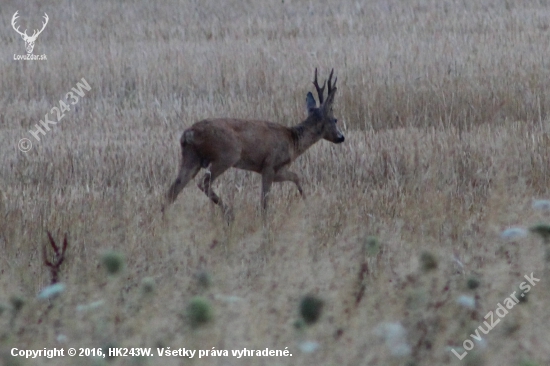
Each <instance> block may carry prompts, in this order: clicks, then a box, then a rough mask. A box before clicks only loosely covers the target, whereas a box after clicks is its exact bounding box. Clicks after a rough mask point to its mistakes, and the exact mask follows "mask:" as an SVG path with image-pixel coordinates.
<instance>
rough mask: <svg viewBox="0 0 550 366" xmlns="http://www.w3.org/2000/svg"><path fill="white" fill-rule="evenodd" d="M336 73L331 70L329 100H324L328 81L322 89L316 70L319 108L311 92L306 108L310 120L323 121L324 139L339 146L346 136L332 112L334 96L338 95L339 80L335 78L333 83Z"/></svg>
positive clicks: (315, 81) (308, 94)
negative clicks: (337, 83)
mask: <svg viewBox="0 0 550 366" xmlns="http://www.w3.org/2000/svg"><path fill="white" fill-rule="evenodd" d="M333 73H334V69H333V70H331V72H330V75H329V77H328V93H327V99H326V100H325V99H324V95H323V94H324V91H325V85H326V84H327V81H326V80H325V82H324V83H323V86H322V87H320V86H319V83H318V82H317V69H315V79H314V81H313V85H314V86H315V89H316V90H317V97H318V98H319V107H317V105H316V103H315V98H314V97H313V94H311V92H309V93H307V97H306V107H307V112H308V119H310V118H312V119H314V120H320V121H322V124H321V126H322V129H323V130H322V131H321V133H322V138H323V139H325V140H327V141H330V142H333V143H335V144H339V143H341V142H344V139H345V138H344V135H343V134H342V131H340V129H339V128H338V126H337V125H336V123H337V122H338V120H337V119H336V118H334V115H333V112H332V103H333V102H334V95H335V94H336V90H337V88H336V81H337V80H338V78H334V83H332V74H333Z"/></svg>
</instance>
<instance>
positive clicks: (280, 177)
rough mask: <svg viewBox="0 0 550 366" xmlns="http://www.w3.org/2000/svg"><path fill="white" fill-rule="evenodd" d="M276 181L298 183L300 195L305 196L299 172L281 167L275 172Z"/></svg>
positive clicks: (274, 179)
mask: <svg viewBox="0 0 550 366" xmlns="http://www.w3.org/2000/svg"><path fill="white" fill-rule="evenodd" d="M273 181H274V182H293V183H294V184H295V185H296V188H298V192H300V196H302V197H303V198H305V196H304V191H303V189H302V185H301V184H300V178H299V177H298V174H296V173H294V172H291V171H289V170H287V168H286V167H285V168H281V169H279V170H278V171H277V173H275V177H274V178H273Z"/></svg>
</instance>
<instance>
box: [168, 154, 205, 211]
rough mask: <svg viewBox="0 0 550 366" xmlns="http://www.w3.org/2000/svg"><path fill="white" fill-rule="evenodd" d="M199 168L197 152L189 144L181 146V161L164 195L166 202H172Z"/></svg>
mask: <svg viewBox="0 0 550 366" xmlns="http://www.w3.org/2000/svg"><path fill="white" fill-rule="evenodd" d="M200 168H201V159H200V157H199V156H198V155H197V153H196V152H195V151H194V150H193V149H192V148H190V147H189V146H184V147H182V161H181V165H180V170H179V172H178V177H177V178H176V180H175V181H174V183H172V186H170V189H169V190H168V193H167V195H166V198H167V201H168V203H172V202H174V201H175V200H176V198H177V197H178V194H179V193H180V192H181V191H182V190H183V189H184V188H185V186H186V185H187V183H189V181H190V180H191V179H193V178H195V176H196V175H197V173H198V172H199V170H200Z"/></svg>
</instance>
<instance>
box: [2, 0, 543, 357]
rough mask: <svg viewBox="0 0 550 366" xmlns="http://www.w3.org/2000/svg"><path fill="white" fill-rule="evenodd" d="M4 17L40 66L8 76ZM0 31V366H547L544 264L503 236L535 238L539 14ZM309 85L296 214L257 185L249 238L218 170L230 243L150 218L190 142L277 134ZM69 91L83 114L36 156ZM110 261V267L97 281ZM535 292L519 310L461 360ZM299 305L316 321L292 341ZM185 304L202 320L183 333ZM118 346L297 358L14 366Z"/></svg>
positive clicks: (508, 4) (358, 12) (536, 10)
mask: <svg viewBox="0 0 550 366" xmlns="http://www.w3.org/2000/svg"><path fill="white" fill-rule="evenodd" d="M15 11H19V15H20V18H19V19H18V23H17V24H18V25H20V26H21V28H20V29H21V30H23V29H25V28H28V29H29V31H28V34H31V29H35V28H39V27H40V24H41V21H42V20H43V19H42V16H43V14H44V13H47V14H48V16H49V19H50V20H49V23H48V25H47V27H46V28H45V30H44V31H43V33H42V34H40V36H39V37H38V39H37V41H36V45H35V49H34V54H37V55H40V54H46V55H47V61H16V60H14V54H15V55H19V54H24V53H25V48H24V42H23V40H22V39H21V37H20V36H19V35H17V33H15V31H14V30H13V28H12V27H11V25H10V22H11V19H12V16H13V14H14V13H15ZM0 24H2V26H0V44H1V47H0V59H1V60H3V62H2V63H0V86H1V87H0V146H2V148H0V363H2V362H3V364H5V365H42V364H44V365H77V364H78V365H103V364H109V365H159V364H163V365H187V364H201V365H202V364H204V365H336V364H338V365H411V366H412V365H446V364H450V365H459V364H466V365H488V366H489V365H499V366H502V365H523V366H527V365H548V364H549V363H550V343H548V337H549V329H550V316H549V315H550V314H549V313H550V311H549V310H548V309H549V306H548V303H549V301H550V269H549V268H550V267H549V266H550V249H547V248H548V247H547V246H546V247H545V245H544V244H543V241H542V240H541V239H540V237H538V236H536V235H535V234H534V233H529V234H528V235H526V236H525V237H521V238H520V237H518V235H517V234H518V233H519V234H522V233H523V232H522V231H519V230H516V231H515V232H514V231H513V232H512V234H516V236H513V235H512V236H513V237H512V238H508V239H507V238H505V237H503V236H502V235H501V233H502V232H503V230H505V229H507V228H510V227H521V228H529V227H532V226H533V225H535V224H538V223H548V222H549V220H550V218H549V215H548V212H549V211H548V207H546V206H549V207H550V203H547V202H541V201H539V200H541V199H547V198H550V192H549V186H550V178H549V177H550V167H549V162H550V139H549V126H548V123H549V118H550V116H549V111H550V49H549V46H548V45H549V44H550V39H549V38H550V5H549V4H548V3H547V2H546V1H542V0H537V1H527V0H520V1H508V0H502V1H499V0H479V1H470V0H466V1H447V0H443V1H441V0H412V1H397V0H388V1H381V0H380V1H364V2H362V1H332V0H325V1H318V2H311V1H302V0H286V1H235V0H228V1H224V2H220V1H214V0H203V1H172V0H168V1H138V0H134V1H118V2H115V1H103V2H98V1H87V2H77V1H70V0H59V1H50V2H48V4H46V2H41V1H37V0H34V1H27V2H24V3H23V2H21V1H5V2H3V3H2V6H0ZM316 67H318V68H319V70H320V73H321V74H320V75H321V76H322V77H326V75H327V74H328V72H329V71H330V69H331V68H334V69H335V73H336V75H337V76H338V84H337V85H338V94H337V96H336V102H335V106H334V111H335V115H336V117H337V118H338V120H339V122H338V123H341V128H342V129H343V131H344V133H345V135H346V141H345V143H344V144H341V145H332V144H330V143H329V142H326V141H322V142H319V143H318V144H316V145H315V146H313V147H312V148H311V149H310V150H309V151H308V152H306V153H305V154H304V155H303V156H302V157H300V158H299V159H298V160H297V161H296V162H295V163H294V164H293V166H292V167H291V170H293V171H295V172H297V173H299V174H300V176H301V177H302V179H303V186H304V190H305V194H306V196H307V198H306V200H301V199H300V197H299V196H298V194H297V192H296V189H295V187H294V186H293V185H292V184H290V183H285V184H283V185H281V184H279V185H274V187H273V189H272V193H271V197H270V202H271V211H270V214H269V220H268V223H267V225H265V226H264V225H262V221H261V218H260V210H259V201H260V177H259V176H258V175H256V174H252V173H248V172H243V171H237V170H231V171H228V172H227V173H226V174H225V175H224V176H223V177H222V178H221V179H219V181H217V183H216V184H215V190H216V191H217V192H218V193H219V194H220V196H221V197H223V198H224V199H225V200H226V201H227V202H228V203H230V204H231V205H232V206H233V207H234V210H235V214H236V220H235V222H234V223H233V224H232V225H231V226H229V227H228V226H226V225H225V224H224V220H223V217H222V215H221V212H219V211H220V210H218V209H217V208H216V207H213V206H212V205H211V204H210V202H209V201H208V199H207V198H206V197H205V195H204V194H202V192H200V191H199V189H198V188H197V187H196V184H194V183H192V184H189V186H188V187H187V188H186V189H185V190H184V191H183V192H182V194H180V196H179V197H178V200H177V201H176V203H175V204H174V205H173V206H171V207H170V208H169V209H168V211H167V212H166V215H165V216H164V218H163V216H162V214H161V212H160V207H161V202H162V199H163V196H164V194H165V193H166V190H167V188H168V187H169V185H170V183H171V181H172V180H173V179H174V178H175V176H176V172H177V166H178V163H179V156H180V151H179V143H178V141H179V138H180V136H181V133H182V132H183V131H184V129H185V128H187V127H189V126H190V125H191V124H192V123H194V122H195V121H198V120H201V119H204V118H208V117H236V118H251V119H265V120H270V121H273V122H278V123H281V124H284V125H288V126H290V125H293V124H297V123H299V122H300V121H301V120H302V119H304V118H305V95H306V93H307V92H308V91H309V90H311V89H312V85H311V81H312V80H313V72H314V69H315V68H316ZM82 78H84V79H85V80H86V81H87V82H88V83H89V85H90V87H91V88H90V90H89V91H86V92H85V96H84V97H82V98H80V100H79V101H78V103H76V104H75V105H74V106H71V110H70V111H67V112H66V114H65V117H64V118H63V119H62V120H61V121H60V122H59V123H57V125H55V126H52V127H51V131H47V132H46V133H45V135H39V136H40V141H36V139H35V138H34V137H33V136H32V134H31V133H30V132H29V131H36V130H37V128H36V125H37V124H39V121H40V120H43V119H44V116H45V114H48V115H49V116H50V120H55V119H54V118H53V116H54V115H55V114H54V115H51V114H50V110H51V109H52V107H56V106H59V100H60V99H61V100H66V97H65V96H66V94H67V92H69V91H70V90H71V88H73V87H75V86H76V85H77V82H81V80H82ZM21 138H29V139H30V140H31V142H32V143H33V146H32V149H31V150H30V151H29V152H27V153H23V152H21V151H19V149H18V141H19V140H20V139H21ZM533 203H535V206H536V207H539V208H540V207H542V210H541V209H536V208H533ZM545 208H546V209H545ZM48 231H49V232H51V233H52V237H53V239H54V240H55V242H56V243H57V244H58V245H61V243H62V242H63V237H64V235H65V234H67V242H68V248H67V251H66V258H65V261H64V263H63V264H62V265H61V267H60V273H59V280H60V282H62V283H63V284H64V285H65V286H66V288H65V291H64V292H63V293H62V294H60V295H59V296H58V297H56V298H51V299H46V300H40V299H38V298H37V294H38V293H39V291H40V290H42V289H43V288H44V287H46V286H48V285H49V284H50V282H51V276H50V271H49V269H48V268H47V267H46V266H45V265H44V259H45V258H44V255H43V247H44V246H46V247H47V248H48V252H47V253H48V254H47V256H48V257H47V258H49V259H50V260H52V259H53V254H52V249H51V247H50V244H49V239H48V236H47V232H48ZM507 233H508V232H507ZM373 237H374V238H375V239H373ZM113 250H114V251H116V252H119V253H121V254H122V255H123V257H124V262H125V267H124V269H123V271H122V272H120V273H118V274H116V275H108V274H107V271H106V270H105V268H104V266H103V261H102V258H104V257H105V255H106V254H105V253H109V251H113ZM432 258H433V259H435V261H436V263H437V268H435V269H434V268H433V267H434V263H433V262H432V261H431V259H432ZM531 273H533V276H534V277H536V278H538V279H540V282H537V284H536V286H534V287H532V289H531V291H530V292H529V296H528V301H527V302H521V303H519V304H518V305H516V306H514V307H513V308H512V309H509V312H508V314H506V315H505V316H504V317H503V318H501V319H500V322H499V323H498V324H497V325H495V327H494V329H492V330H491V331H490V332H489V333H488V334H486V335H485V334H483V333H481V332H478V333H479V334H480V336H482V338H483V340H482V341H474V340H473V339H472V337H471V336H470V334H474V336H475V330H476V328H477V327H478V326H481V327H483V328H484V329H487V327H486V326H484V325H483V322H484V321H487V322H488V323H489V324H490V322H489V320H486V319H484V317H485V315H486V314H487V313H488V312H490V311H493V312H494V311H495V309H497V306H498V304H499V303H503V302H504V301H505V299H506V298H508V297H509V296H510V295H511V294H512V292H513V291H516V294H519V293H521V291H520V290H518V286H520V284H521V283H522V282H524V281H525V278H524V276H525V275H531ZM476 281H478V282H479V286H478V287H477V288H475V289H470V288H468V286H469V287H475V286H474V285H475V283H476ZM208 283H210V285H209V286H205V285H206V284H208ZM149 290H152V292H148V291H149ZM307 294H313V295H315V296H317V297H318V298H320V299H322V300H323V301H324V307H323V312H322V315H321V317H320V319H319V321H318V322H317V323H315V324H313V325H309V326H304V325H303V324H302V323H300V320H299V319H300V315H299V304H300V301H301V299H302V298H303V297H304V296H305V295H307ZM195 296H201V297H202V298H204V299H206V301H208V302H209V303H210V306H211V307H212V310H213V314H214V315H213V319H212V321H211V322H209V323H208V324H207V325H205V326H203V327H199V328H197V329H195V328H193V327H192V326H191V324H190V319H189V318H188V315H187V310H186V309H187V307H188V304H189V303H190V301H192V299H193V298H194V297H195ZM460 296H463V297H460ZM464 296H465V297H464ZM473 300H475V301H474V302H473V303H471V301H473ZM469 304H470V305H471V308H469V307H468V305H469ZM18 305H19V306H21V305H22V306H21V307H20V309H19V310H17V309H18ZM494 317H495V322H496V319H497V318H498V316H497V315H494ZM398 324H400V325H401V326H402V327H403V329H404V331H405V333H404V334H401V333H400V330H399V329H400V327H399V325H398ZM466 339H470V340H472V341H473V343H472V344H473V345H474V348H473V349H472V350H471V351H469V352H468V355H467V356H466V357H465V358H464V359H463V360H462V361H459V360H458V358H457V357H455V355H454V354H453V353H452V351H451V348H454V349H455V350H456V351H457V352H458V353H459V354H461V353H463V352H464V350H463V349H462V348H461V347H463V341H464V340H466ZM308 342H309V343H308ZM466 345H468V343H466ZM115 346H116V347H126V348H131V347H140V348H141V347H143V348H151V349H152V352H153V354H155V355H156V354H157V348H165V349H167V347H170V348H171V349H172V350H174V349H178V348H187V349H194V350H212V348H213V347H214V348H215V349H216V350H228V351H229V354H230V355H231V350H242V349H244V348H247V349H254V350H258V349H260V350H262V349H266V348H269V349H273V350H284V349H285V348H287V347H288V350H289V351H290V353H291V354H292V357H243V358H240V359H238V358H236V357H231V356H229V357H205V358H202V359H200V360H197V358H198V357H197V356H195V358H194V359H192V360H190V359H187V358H183V357H170V358H168V357H162V358H161V357H158V356H155V357H116V358H114V359H107V358H106V359H103V358H94V357H74V358H71V357H61V358H55V359H47V358H44V357H42V358H37V359H34V360H30V359H29V360H26V359H24V358H21V357H12V356H10V353H11V350H12V349H13V348H14V347H15V348H18V349H35V350H36V349H44V348H47V349H52V348H54V347H57V348H60V347H63V348H64V349H65V350H67V349H68V348H69V347H74V348H77V349H78V348H80V347H88V348H96V349H97V348H106V347H115ZM316 347H317V349H315V350H313V349H314V348H316Z"/></svg>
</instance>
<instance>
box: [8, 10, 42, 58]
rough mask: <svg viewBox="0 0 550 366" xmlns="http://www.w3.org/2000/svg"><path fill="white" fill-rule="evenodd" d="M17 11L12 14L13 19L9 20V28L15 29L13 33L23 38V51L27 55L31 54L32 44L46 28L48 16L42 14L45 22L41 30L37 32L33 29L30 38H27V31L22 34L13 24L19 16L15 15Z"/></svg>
mask: <svg viewBox="0 0 550 366" xmlns="http://www.w3.org/2000/svg"><path fill="white" fill-rule="evenodd" d="M18 12H19V11H16V12H15V14H13V18H11V26H12V27H13V29H15V31H16V32H17V33H19V34H20V35H21V38H23V40H24V41H25V49H26V50H27V53H29V54H30V53H32V50H33V49H34V42H36V39H37V38H38V36H39V35H40V33H42V31H43V30H44V28H46V24H48V20H49V18H48V14H46V13H44V20H45V22H44V23H42V29H40V30H38V29H35V30H34V32H33V34H32V36H29V35H27V30H26V29H25V31H24V32H21V31H20V30H19V26H17V27H16V26H15V22H16V21H17V18H19V15H17V13H18Z"/></svg>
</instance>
